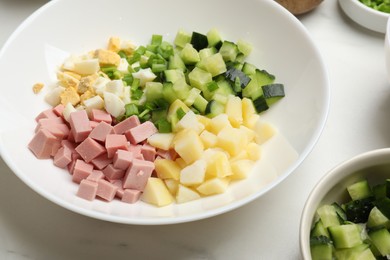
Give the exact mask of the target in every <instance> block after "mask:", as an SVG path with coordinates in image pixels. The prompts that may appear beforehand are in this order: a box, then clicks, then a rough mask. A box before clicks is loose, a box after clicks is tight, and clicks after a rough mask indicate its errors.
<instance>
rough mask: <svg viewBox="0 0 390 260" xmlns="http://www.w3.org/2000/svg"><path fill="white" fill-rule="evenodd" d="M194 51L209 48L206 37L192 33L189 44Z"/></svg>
mask: <svg viewBox="0 0 390 260" xmlns="http://www.w3.org/2000/svg"><path fill="white" fill-rule="evenodd" d="M190 43H191V44H192V46H193V47H194V48H195V50H197V51H200V50H202V49H204V48H207V46H209V42H208V40H207V36H206V35H204V34H201V33H198V32H192V36H191V42H190Z"/></svg>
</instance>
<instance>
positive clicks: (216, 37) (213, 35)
mask: <svg viewBox="0 0 390 260" xmlns="http://www.w3.org/2000/svg"><path fill="white" fill-rule="evenodd" d="M207 40H208V43H209V46H210V47H215V48H217V49H219V48H220V47H221V45H222V37H221V35H220V34H219V31H218V30H217V29H215V28H214V29H211V30H209V31H208V32H207Z"/></svg>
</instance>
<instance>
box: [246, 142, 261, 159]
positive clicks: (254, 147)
mask: <svg viewBox="0 0 390 260" xmlns="http://www.w3.org/2000/svg"><path fill="white" fill-rule="evenodd" d="M246 151H247V154H248V156H249V159H251V160H253V161H257V160H259V159H260V158H261V147H260V145H259V144H257V143H254V142H252V143H249V144H248V145H247V146H246Z"/></svg>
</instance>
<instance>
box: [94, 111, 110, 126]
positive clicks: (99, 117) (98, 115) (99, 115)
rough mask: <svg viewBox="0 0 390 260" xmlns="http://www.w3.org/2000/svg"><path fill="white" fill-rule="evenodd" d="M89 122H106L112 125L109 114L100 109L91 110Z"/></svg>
mask: <svg viewBox="0 0 390 260" xmlns="http://www.w3.org/2000/svg"><path fill="white" fill-rule="evenodd" d="M91 120H92V121H95V122H98V123H99V122H106V123H108V124H111V123H112V117H111V115H110V114H109V113H107V112H106V111H104V110H100V109H92V110H91Z"/></svg>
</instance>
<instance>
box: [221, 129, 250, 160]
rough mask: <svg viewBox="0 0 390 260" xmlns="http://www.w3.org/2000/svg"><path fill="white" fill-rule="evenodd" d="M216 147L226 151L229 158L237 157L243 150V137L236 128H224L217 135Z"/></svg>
mask: <svg viewBox="0 0 390 260" xmlns="http://www.w3.org/2000/svg"><path fill="white" fill-rule="evenodd" d="M217 137H218V143H217V145H218V147H221V148H222V149H224V150H226V151H227V152H228V153H229V154H230V155H231V156H235V155H237V154H238V153H239V152H240V151H241V150H242V148H243V141H244V140H243V139H244V138H243V135H242V132H241V131H240V130H239V129H237V128H232V127H229V126H227V127H225V128H223V129H222V130H221V131H220V132H219V133H218V134H217Z"/></svg>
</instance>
